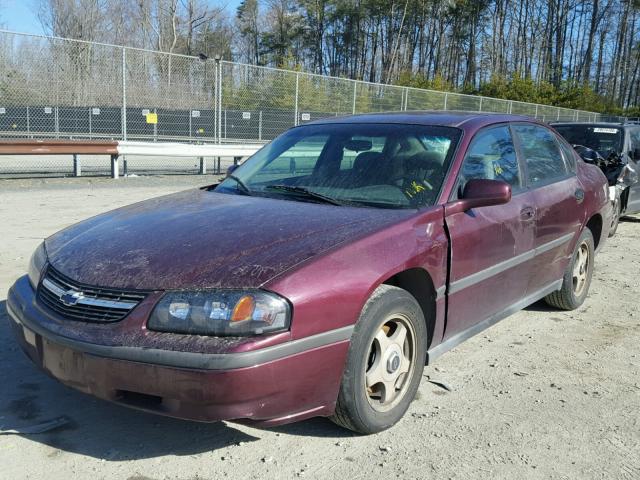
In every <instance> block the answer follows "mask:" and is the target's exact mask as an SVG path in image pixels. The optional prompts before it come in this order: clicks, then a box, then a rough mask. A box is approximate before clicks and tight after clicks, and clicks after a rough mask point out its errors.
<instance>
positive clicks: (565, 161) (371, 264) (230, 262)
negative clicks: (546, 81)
mask: <svg viewBox="0 0 640 480" xmlns="http://www.w3.org/2000/svg"><path fill="white" fill-rule="evenodd" d="M610 205H611V204H610V202H609V201H608V199H607V182H606V179H605V177H604V176H603V174H602V173H601V171H600V170H599V169H598V168H597V167H594V166H590V165H588V164H586V163H584V162H583V161H582V160H581V159H580V158H579V157H578V156H577V155H576V154H575V152H574V151H573V149H572V148H571V147H570V146H569V145H568V144H567V143H566V141H565V140H563V139H562V138H561V137H560V136H559V135H557V134H556V133H555V131H553V130H552V129H550V128H549V127H547V126H545V125H542V124H540V123H536V122H535V121H533V120H531V119H528V118H525V117H516V116H505V115H488V114H458V113H403V114H379V115H364V116H354V117H349V118H339V119H332V120H326V121H319V122H315V123H309V124H306V125H303V126H299V127H296V128H293V129H291V130H289V131H288V132H286V133H284V134H283V135H281V136H280V137H278V138H277V139H276V140H274V141H273V142H271V143H270V144H268V145H267V146H265V147H264V148H263V149H262V150H260V151H259V152H258V153H256V154H255V155H254V156H253V157H251V158H250V159H249V160H248V161H247V162H245V163H244V164H243V165H242V166H240V167H239V168H237V169H236V170H233V171H232V172H229V174H228V176H227V178H226V179H225V180H224V181H223V182H222V183H220V184H218V185H213V186H210V187H206V188H202V189H198V190H193V191H186V192H182V193H178V194H174V195H169V196H165V197H160V198H155V199H151V200H147V201H145V202H141V203H137V204H134V205H131V206H129V207H125V208H120V209H118V210H114V211H112V212H108V213H104V214H102V215H98V216H96V217H94V218H91V219H89V220H87V221H84V222H82V223H79V224H77V225H74V226H71V227H69V228H67V229H65V230H63V231H61V232H60V233H57V234H55V235H53V236H51V237H50V238H47V239H46V240H45V242H44V243H43V244H42V245H41V246H40V247H39V248H38V249H37V250H36V252H35V253H34V255H33V258H32V260H31V264H30V267H29V272H28V275H25V276H24V277H23V278H20V279H19V280H18V281H16V283H15V284H14V285H13V287H12V288H11V290H10V292H9V296H8V301H7V308H8V311H9V316H10V318H11V323H12V326H13V331H14V332H15V335H16V337H17V339H18V341H19V343H20V345H21V346H22V348H23V349H24V351H25V352H26V354H27V355H28V356H29V357H30V358H31V360H33V362H34V363H36V364H37V365H38V366H39V367H41V368H42V369H43V370H44V371H45V372H47V373H48V374H50V375H52V376H53V377H55V378H57V379H59V380H60V381H61V382H63V383H65V384H67V385H69V386H71V387H73V388H76V389H78V390H81V391H83V392H86V393H89V394H92V395H95V396H97V397H100V398H103V399H107V400H111V401H114V402H117V403H119V404H122V405H127V406H130V407H134V408H138V409H143V410H146V411H150V412H155V413H159V414H162V415H170V416H174V417H179V418H185V419H192V420H199V421H217V420H236V421H244V422H254V423H257V424H261V425H276V424H282V423H287V422H293V421H297V420H302V419H305V418H309V417H313V416H330V417H331V418H332V419H333V420H334V421H335V422H336V423H338V424H340V425H342V426H344V427H346V428H349V429H352V430H354V431H357V432H362V433H372V432H377V431H380V430H383V429H385V428H388V427H390V426H391V425H393V424H394V423H396V422H397V421H398V420H399V419H400V418H401V417H402V416H403V414H404V413H405V412H406V410H407V408H408V407H409V404H410V403H411V401H412V400H413V398H414V396H415V394H416V390H417V389H418V385H419V383H420V379H421V377H422V371H423V369H424V366H425V364H430V363H431V362H433V361H434V360H435V359H436V358H437V357H438V356H440V355H442V354H443V353H445V352H446V351H448V350H450V349H452V348H454V347H455V346H456V345H458V344H460V343H461V342H463V341H464V340H466V339H468V338H469V337H471V336H473V335H475V334H477V333H479V332H481V331H483V330H484V329H486V328H488V327H489V326H491V325H493V324H495V323H496V322H498V321H499V320H501V319H503V318H505V317H507V316H508V315H510V314H512V313H514V312H516V311H518V310H520V309H522V308H524V307H526V306H527V305H529V304H531V303H533V302H536V301H538V300H540V299H545V300H546V301H547V302H548V303H549V304H550V305H552V306H554V307H557V308H561V309H575V308H577V307H578V306H580V305H581V304H582V302H583V301H584V300H585V297H586V296H587V292H588V290H589V284H590V282H591V276H592V272H593V262H594V254H595V251H597V250H598V249H599V248H600V247H601V246H602V244H603V242H604V241H605V239H606V238H607V233H608V226H609V225H610V224H611V222H610V221H609V217H610V215H611V211H610V210H611V206H610Z"/></svg>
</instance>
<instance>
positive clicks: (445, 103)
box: [443, 92, 449, 110]
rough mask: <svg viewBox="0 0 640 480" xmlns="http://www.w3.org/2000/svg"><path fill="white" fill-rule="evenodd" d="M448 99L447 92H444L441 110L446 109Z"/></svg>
mask: <svg viewBox="0 0 640 480" xmlns="http://www.w3.org/2000/svg"><path fill="white" fill-rule="evenodd" d="M448 100H449V92H445V93H444V108H443V110H446V109H447V102H448Z"/></svg>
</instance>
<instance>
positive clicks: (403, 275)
mask: <svg viewBox="0 0 640 480" xmlns="http://www.w3.org/2000/svg"><path fill="white" fill-rule="evenodd" d="M382 283H384V284H386V285H392V286H394V287H398V288H402V289H403V290H406V291H407V292H409V293H410V294H411V295H413V296H414V298H415V299H416V300H417V301H418V305H420V308H421V309H422V313H423V315H424V319H425V321H426V323H427V325H426V327H427V337H428V338H427V347H428V346H429V345H431V339H432V337H433V330H434V328H435V321H436V290H435V288H434V286H433V280H431V276H430V275H429V273H428V272H427V271H426V270H424V269H422V268H411V269H409V270H404V271H402V272H399V273H396V274H395V275H394V276H393V277H389V278H388V279H386V280H385V281H384V282H382Z"/></svg>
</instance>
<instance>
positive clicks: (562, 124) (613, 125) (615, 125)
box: [550, 122, 638, 128]
mask: <svg viewBox="0 0 640 480" xmlns="http://www.w3.org/2000/svg"><path fill="white" fill-rule="evenodd" d="M550 125H551V126H552V127H565V126H566V127H571V126H573V125H581V126H585V127H608V128H625V127H637V126H638V124H635V123H620V122H617V123H616V122H552V123H550Z"/></svg>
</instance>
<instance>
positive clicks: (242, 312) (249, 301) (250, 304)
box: [231, 295, 256, 322]
mask: <svg viewBox="0 0 640 480" xmlns="http://www.w3.org/2000/svg"><path fill="white" fill-rule="evenodd" d="M255 308H256V302H255V301H254V300H253V297H250V296H248V295H247V296H244V297H242V298H241V299H240V300H238V303H236V307H235V308H234V309H233V313H232V314H231V321H232V322H245V321H247V320H251V318H252V317H253V311H254V310H255Z"/></svg>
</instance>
